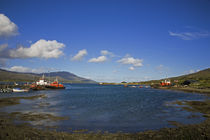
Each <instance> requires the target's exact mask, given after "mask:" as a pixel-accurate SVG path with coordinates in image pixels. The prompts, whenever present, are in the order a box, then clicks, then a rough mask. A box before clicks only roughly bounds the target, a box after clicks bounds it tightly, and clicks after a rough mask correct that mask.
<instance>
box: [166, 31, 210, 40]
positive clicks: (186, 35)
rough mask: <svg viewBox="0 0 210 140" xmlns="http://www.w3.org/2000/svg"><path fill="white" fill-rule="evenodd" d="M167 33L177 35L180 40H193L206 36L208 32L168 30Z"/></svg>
mask: <svg viewBox="0 0 210 140" xmlns="http://www.w3.org/2000/svg"><path fill="white" fill-rule="evenodd" d="M169 35H170V36H175V37H178V38H180V39H182V40H194V39H199V38H204V37H208V36H209V35H210V33H209V32H207V31H202V32H179V33H175V32H171V31H169Z"/></svg>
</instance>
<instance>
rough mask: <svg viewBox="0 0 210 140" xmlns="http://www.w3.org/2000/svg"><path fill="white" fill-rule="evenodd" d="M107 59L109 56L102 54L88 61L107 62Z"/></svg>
mask: <svg viewBox="0 0 210 140" xmlns="http://www.w3.org/2000/svg"><path fill="white" fill-rule="evenodd" d="M105 61H107V58H106V56H104V55H102V56H99V57H97V58H91V59H90V60H89V61H88V62H90V63H102V62H105Z"/></svg>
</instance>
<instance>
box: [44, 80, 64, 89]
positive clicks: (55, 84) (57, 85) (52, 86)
mask: <svg viewBox="0 0 210 140" xmlns="http://www.w3.org/2000/svg"><path fill="white" fill-rule="evenodd" d="M45 87H46V88H50V89H65V87H64V86H63V84H60V83H59V82H58V79H57V78H56V79H55V81H54V82H52V83H50V84H49V85H46V86H45Z"/></svg>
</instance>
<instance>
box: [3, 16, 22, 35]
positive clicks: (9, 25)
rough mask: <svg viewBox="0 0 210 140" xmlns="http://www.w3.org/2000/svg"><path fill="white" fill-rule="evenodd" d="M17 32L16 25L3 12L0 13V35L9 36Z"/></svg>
mask: <svg viewBox="0 0 210 140" xmlns="http://www.w3.org/2000/svg"><path fill="white" fill-rule="evenodd" d="M17 34H18V27H17V25H15V23H13V22H12V21H10V19H9V18H8V17H7V16H5V15H4V14H0V37H11V36H15V35H17Z"/></svg>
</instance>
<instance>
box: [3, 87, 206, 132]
mask: <svg viewBox="0 0 210 140" xmlns="http://www.w3.org/2000/svg"><path fill="white" fill-rule="evenodd" d="M65 86H66V89H65V90H43V91H30V92H25V93H12V94H1V95H0V96H1V98H4V97H18V96H34V95H39V94H45V95H46V98H38V99H35V100H23V99H22V100H20V102H21V103H20V104H18V105H13V106H7V107H4V108H0V111H4V112H9V113H10V112H22V113H28V112H33V113H37V114H38V113H48V114H52V115H55V116H63V117H68V118H69V119H68V120H60V121H52V120H51V121H50V120H44V121H43V120H41V121H31V122H30V123H31V124H32V125H34V126H36V125H39V126H40V125H41V126H56V129H57V130H58V131H67V132H71V131H72V130H81V129H87V130H88V131H98V130H100V131H102V132H104V131H108V132H119V131H121V132H140V131H144V130H154V129H160V128H164V127H175V126H173V125H171V124H170V121H176V122H179V123H183V124H193V123H199V122H201V121H203V120H204V118H203V117H202V114H200V113H196V112H194V113H193V112H187V111H185V110H183V109H182V108H180V107H177V106H176V105H173V104H171V102H173V101H177V100H203V99H205V98H207V97H206V96H204V95H201V94H191V93H184V92H181V91H167V90H157V89H152V88H131V87H123V86H120V85H119V86H115V85H94V84H65ZM192 116H194V117H192ZM195 116H196V117H195Z"/></svg>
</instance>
